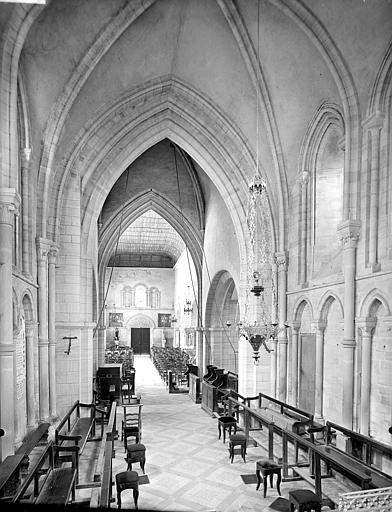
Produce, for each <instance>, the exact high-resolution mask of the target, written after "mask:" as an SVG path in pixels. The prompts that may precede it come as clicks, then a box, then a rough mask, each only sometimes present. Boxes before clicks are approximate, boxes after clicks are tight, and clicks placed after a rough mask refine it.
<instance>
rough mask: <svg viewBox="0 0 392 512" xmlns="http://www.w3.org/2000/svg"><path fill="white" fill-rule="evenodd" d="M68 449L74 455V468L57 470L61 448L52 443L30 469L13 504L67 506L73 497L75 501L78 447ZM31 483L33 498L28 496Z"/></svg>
mask: <svg viewBox="0 0 392 512" xmlns="http://www.w3.org/2000/svg"><path fill="white" fill-rule="evenodd" d="M63 449H64V448H63ZM66 449H67V451H70V452H72V453H73V454H74V457H73V460H72V466H71V467H66V468H55V457H56V451H58V450H59V447H56V446H54V445H53V443H52V442H50V443H49V444H48V445H47V447H46V448H45V450H44V451H43V452H42V454H41V455H40V457H39V458H38V459H37V461H36V462H35V464H34V465H33V467H32V468H31V469H30V471H29V473H28V475H27V476H26V478H25V480H24V482H23V483H22V485H21V486H20V487H19V489H18V491H17V493H16V495H15V497H14V498H13V500H12V503H19V502H23V501H24V500H27V501H28V503H29V504H30V503H33V504H34V505H67V504H68V502H69V500H70V498H71V496H72V501H75V484H76V477H77V470H76V456H75V455H76V453H77V447H75V446H71V447H67V448H66ZM31 483H33V489H32V496H31V495H29V494H26V493H27V492H28V489H29V487H30V485H31Z"/></svg>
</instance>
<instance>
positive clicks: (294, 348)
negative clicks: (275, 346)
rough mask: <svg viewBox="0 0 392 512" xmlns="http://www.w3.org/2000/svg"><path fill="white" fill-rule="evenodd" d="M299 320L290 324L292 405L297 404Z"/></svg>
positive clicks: (295, 405)
mask: <svg viewBox="0 0 392 512" xmlns="http://www.w3.org/2000/svg"><path fill="white" fill-rule="evenodd" d="M300 327H301V323H300V322H292V324H291V399H292V402H293V405H294V407H297V405H298V333H299V328H300Z"/></svg>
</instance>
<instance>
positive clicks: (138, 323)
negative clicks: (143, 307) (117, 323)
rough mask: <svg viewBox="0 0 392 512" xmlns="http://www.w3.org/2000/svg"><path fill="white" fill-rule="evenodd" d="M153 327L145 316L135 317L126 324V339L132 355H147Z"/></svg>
mask: <svg viewBox="0 0 392 512" xmlns="http://www.w3.org/2000/svg"><path fill="white" fill-rule="evenodd" d="M154 329H155V325H154V322H153V320H152V319H151V318H149V317H148V316H146V315H135V316H133V317H132V318H130V319H129V320H128V322H127V324H126V332H127V339H128V340H129V345H130V346H131V347H132V349H133V352H134V354H149V353H150V347H151V345H152V344H153V334H154Z"/></svg>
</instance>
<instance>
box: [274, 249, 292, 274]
mask: <svg viewBox="0 0 392 512" xmlns="http://www.w3.org/2000/svg"><path fill="white" fill-rule="evenodd" d="M288 258H289V253H288V251H281V252H276V253H275V261H276V265H277V267H278V272H282V271H286V270H287V264H288Z"/></svg>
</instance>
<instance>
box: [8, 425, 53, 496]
mask: <svg viewBox="0 0 392 512" xmlns="http://www.w3.org/2000/svg"><path fill="white" fill-rule="evenodd" d="M49 426H50V423H41V424H40V425H39V426H38V427H37V428H36V429H34V430H32V431H31V432H29V433H28V434H27V435H26V436H25V438H24V440H23V442H22V444H21V445H20V447H19V448H18V449H17V450H16V452H15V454H14V455H10V456H8V457H7V458H6V459H5V460H4V462H3V463H2V464H0V496H1V497H5V496H8V497H9V498H11V497H12V496H13V495H14V493H15V492H16V488H17V487H18V486H19V484H20V480H21V475H22V474H23V473H26V472H27V470H28V467H29V455H30V454H31V452H32V451H33V450H34V448H35V447H36V446H37V445H38V444H39V442H40V441H41V440H42V439H43V438H46V436H47V434H48V429H49Z"/></svg>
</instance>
